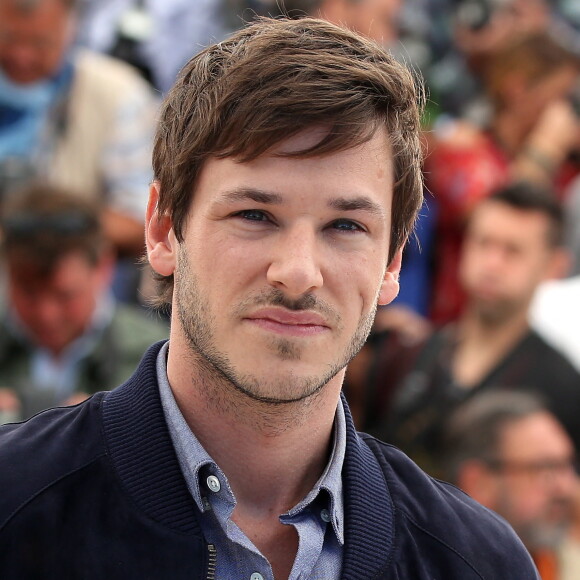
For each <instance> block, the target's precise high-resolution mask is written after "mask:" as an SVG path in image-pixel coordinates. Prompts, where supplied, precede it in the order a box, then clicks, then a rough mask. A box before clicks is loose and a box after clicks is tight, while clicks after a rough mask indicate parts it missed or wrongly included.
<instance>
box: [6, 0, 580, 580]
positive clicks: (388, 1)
mask: <svg viewBox="0 0 580 580" xmlns="http://www.w3.org/2000/svg"><path fill="white" fill-rule="evenodd" d="M282 14H284V15H287V16H290V17H293V18H294V17H295V18H298V17H301V16H303V15H310V16H316V17H322V18H325V19H328V20H330V21H332V22H335V23H337V24H343V25H347V26H349V27H351V28H354V29H356V30H358V31H359V32H362V33H364V34H367V35H368V36H370V37H372V38H373V39H375V40H376V41H377V42H380V43H382V44H384V45H385V47H387V48H389V49H390V50H391V51H393V52H394V53H395V54H396V55H397V57H398V58H400V59H401V60H403V61H405V62H407V63H408V64H409V65H410V66H411V67H413V68H414V70H416V71H417V78H418V79H419V78H422V79H423V81H424V83H425V86H426V89H427V95H428V105H427V108H426V111H425V116H424V130H425V131H424V144H425V153H426V162H425V203H424V206H423V208H422V211H421V212H420V216H419V219H418V224H417V230H416V234H415V236H414V237H413V238H412V239H410V240H409V241H408V243H407V246H406V248H405V252H404V259H403V269H402V273H401V293H400V296H399V298H398V299H397V300H396V301H395V303H393V304H392V305H390V306H388V307H385V308H381V309H380V310H379V311H378V313H377V317H376V322H375V327H374V329H373V332H372V334H371V337H370V338H369V341H368V342H367V344H366V345H365V347H364V348H363V350H362V351H361V353H360V354H359V355H358V356H357V357H356V358H355V359H354V361H353V362H352V364H351V365H350V366H349V370H348V373H347V380H346V384H345V387H344V390H345V394H346V396H347V398H348V400H349V404H350V406H351V409H352V412H353V416H354V419H355V422H356V424H357V427H358V428H360V429H361V430H365V431H369V432H371V433H372V434H375V435H377V436H378V437H380V438H383V439H384V440H386V441H388V442H392V443H395V444H396V445H398V446H400V447H401V448H402V449H403V450H404V451H405V452H407V453H408V454H409V455H411V456H412V457H413V458H414V459H415V460H416V461H417V462H418V463H419V464H420V465H421V466H422V467H423V468H424V469H426V470H427V471H428V472H430V473H431V474H433V475H434V476H437V477H441V478H445V479H449V480H451V481H453V482H454V483H456V484H457V485H458V486H460V487H461V488H463V489H464V490H465V491H467V492H468V493H469V494H470V495H473V497H475V498H476V499H478V500H479V501H480V502H482V503H484V505H487V506H488V507H489V508H490V509H493V510H495V511H498V512H499V513H500V514H501V515H503V516H504V517H505V518H506V519H508V521H510V523H512V525H513V526H514V528H515V529H516V531H517V532H518V533H519V534H520V536H521V537H522V539H523V541H524V543H525V544H526V546H527V547H528V548H529V550H530V552H531V553H532V555H533V556H534V558H535V560H536V563H537V564H538V567H539V569H540V571H541V575H542V578H543V580H550V579H559V580H562V579H568V578H578V577H580V486H579V485H578V481H577V470H576V465H575V456H576V453H577V450H578V448H579V446H580V413H579V412H580V333H578V332H577V328H578V327H579V326H580V301H579V300H578V299H577V296H580V3H578V2H575V1H574V0H407V1H405V0H196V1H195V2H192V1H191V0H0V251H1V254H0V260H1V267H0V284H1V288H2V289H1V291H0V305H1V309H0V327H1V332H0V422H7V421H12V420H20V419H24V418H26V417H28V416H30V415H32V414H34V413H36V412H38V411H40V410H41V409H43V408H46V407H47V406H51V405H59V404H74V403H75V402H78V401H80V400H82V399H83V398H85V397H87V396H89V395H90V394H91V393H92V392H94V390H95V389H96V388H100V387H102V385H106V386H108V387H110V388H113V387H114V386H116V385H117V384H119V383H121V382H122V381H124V380H125V379H126V378H128V376H129V374H130V372H131V370H132V369H133V368H134V366H135V365H136V363H137V361H138V360H139V358H140V355H141V354H142V353H143V351H144V350H145V349H146V347H147V346H148V345H149V344H151V343H152V342H154V341H156V340H160V339H162V338H164V337H167V335H168V326H167V316H166V313H165V314H164V313H152V312H151V310H150V309H148V307H147V299H148V296H149V295H150V293H151V285H152V284H154V280H153V277H152V275H151V273H150V271H149V270H148V269H147V267H146V266H143V265H142V264H141V263H140V256H141V254H142V250H143V218H144V212H145V206H146V202H147V196H148V189H149V184H150V182H151V180H152V177H153V176H152V170H151V146H152V135H153V132H154V128H155V121H156V111H157V107H158V104H159V102H160V100H161V98H162V96H163V94H164V93H165V92H167V91H168V90H170V87H171V86H172V84H173V81H174V79H175V78H176V75H178V74H179V70H180V68H181V67H182V66H183V64H185V62H186V61H187V60H188V58H189V57H190V56H192V55H193V54H195V53H197V52H198V51H199V50H201V49H202V48H203V47H204V46H205V45H207V44H208V43H210V42H213V41H219V40H220V39H221V38H225V37H226V36H227V34H228V33H229V32H230V31H232V30H234V29H236V28H239V27H242V26H243V25H244V23H245V22H248V21H250V20H252V18H254V17H256V16H265V15H273V16H278V15H282ZM256 105H257V106H259V103H257V104H256Z"/></svg>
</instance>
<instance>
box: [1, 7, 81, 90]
mask: <svg viewBox="0 0 580 580" xmlns="http://www.w3.org/2000/svg"><path fill="white" fill-rule="evenodd" d="M73 28H74V26H73V14H72V12H71V10H70V9H68V8H66V7H65V5H64V3H63V2H62V1H61V0H40V2H39V5H38V7H37V8H35V9H33V10H29V11H22V10H19V9H17V8H16V7H15V6H14V2H13V1H12V0H0V68H1V69H2V71H3V72H4V74H5V75H6V76H7V77H8V78H9V79H10V80H12V81H13V82H15V83H18V84H21V85H26V84H30V83H34V82H37V81H41V80H45V79H47V78H50V77H51V76H53V75H54V74H55V73H56V72H57V71H58V69H59V68H60V66H61V63H62V60H63V56H64V53H65V51H66V49H67V48H68V46H69V44H70V42H71V40H72V37H73Z"/></svg>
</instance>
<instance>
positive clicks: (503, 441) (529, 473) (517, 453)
mask: <svg viewBox="0 0 580 580" xmlns="http://www.w3.org/2000/svg"><path fill="white" fill-rule="evenodd" d="M446 435H447V440H446V443H447V445H446V451H447V452H446V455H445V457H446V461H445V465H446V473H445V476H446V477H447V478H448V479H449V481H452V482H453V483H455V484H456V485H458V486H459V487H460V488H461V489H463V490H464V491H465V492H467V493H468V494H469V495H470V496H471V497H473V498H474V499H476V500H477V501H479V502H481V503H482V504H483V505H485V506H486V507H488V508H490V509H492V510H494V511H495V512H497V513H499V514H500V515H501V516H503V517H504V518H505V519H506V520H507V521H508V522H509V523H510V524H511V525H512V526H513V527H514V530H515V531H516V532H517V534H518V535H519V536H520V538H521V539H522V541H523V542H524V544H525V546H526V547H527V548H528V550H529V551H530V553H531V554H532V555H533V557H534V560H535V561H536V563H537V564H538V569H539V570H540V573H541V576H542V578H543V580H564V579H567V578H569V579H572V578H578V575H579V574H580V569H579V567H578V566H579V561H580V560H579V554H580V546H579V545H577V544H575V543H574V542H572V541H570V539H569V538H568V537H567V535H568V528H569V526H570V523H571V521H572V514H573V501H574V495H575V491H576V489H577V486H578V480H577V476H576V473H575V471H574V466H573V459H574V446H573V445H572V441H571V440H570V438H569V437H568V435H567V434H566V432H565V431H564V429H563V428H562V426H561V425H560V423H559V422H558V420H557V419H556V418H555V417H554V416H553V415H552V414H551V413H550V412H548V411H547V410H546V409H545V407H544V406H543V405H542V404H541V402H540V401H539V400H538V399H537V398H536V397H534V396H532V395H530V394H528V393H522V392H519V393H516V392H511V393H509V392H505V391H503V392H489V393H486V394H485V395H482V396H481V397H477V398H475V399H473V400H472V401H469V402H468V403H466V404H465V406H464V407H462V408H461V410H460V412H456V413H454V414H453V416H452V417H451V419H450V421H449V424H448V425H447V431H446Z"/></svg>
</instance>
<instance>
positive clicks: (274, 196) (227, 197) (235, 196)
mask: <svg viewBox="0 0 580 580" xmlns="http://www.w3.org/2000/svg"><path fill="white" fill-rule="evenodd" d="M244 200H251V201H255V202H256V203H263V204H267V205H274V204H281V203H282V201H283V200H282V196H281V195H279V194H278V193H273V192H271V191H263V190H261V189H253V188H251V187H243V188H241V189H234V190H231V191H226V192H225V193H224V194H223V195H222V196H221V201H223V202H226V203H235V202H237V201H244Z"/></svg>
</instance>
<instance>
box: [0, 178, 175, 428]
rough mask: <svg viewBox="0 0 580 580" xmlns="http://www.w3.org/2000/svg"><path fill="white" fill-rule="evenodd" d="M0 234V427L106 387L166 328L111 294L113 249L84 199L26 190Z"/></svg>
mask: <svg viewBox="0 0 580 580" xmlns="http://www.w3.org/2000/svg"><path fill="white" fill-rule="evenodd" d="M0 231H1V233H2V239H1V245H0V249H1V252H2V267H3V268H5V270H6V273H7V280H6V286H7V298H6V304H4V307H3V309H2V313H1V317H0V420H2V419H3V421H2V422H6V421H7V420H20V419H25V418H27V417H29V416H30V415H32V414H34V413H36V412H38V411H41V410H42V409H44V408H47V407H51V406H54V405H60V404H71V403H76V402H79V401H81V400H83V399H85V398H86V397H88V396H89V395H90V394H92V393H94V392H95V391H97V390H102V389H103V388H105V389H110V388H113V387H114V386H116V385H118V384H119V383H121V382H123V381H124V380H125V379H127V378H128V377H129V375H130V374H131V373H132V371H133V370H134V368H135V366H136V365H137V363H138V362H139V360H140V359H141V356H142V354H143V350H144V349H145V348H146V347H147V346H149V345H150V344H151V342H153V341H156V340H161V339H163V338H166V337H167V336H168V329H167V327H166V325H164V324H162V323H161V322H157V321H155V320H153V319H148V318H147V313H146V312H145V311H144V310H143V309H137V308H136V307H131V306H128V305H121V304H119V303H117V302H116V301H115V300H114V298H113V297H112V295H111V293H110V291H109V285H110V282H111V276H112V272H113V266H114V252H113V250H112V248H111V245H110V243H109V242H108V241H107V240H106V238H105V236H104V235H103V230H102V227H101V225H100V220H99V214H98V211H97V208H96V207H95V205H94V204H93V203H92V202H91V201H90V200H85V199H82V198H80V197H78V196H75V195H74V194H70V193H68V192H66V191H63V190H61V189H58V188H55V187H50V186H44V185H38V186H36V185H35V186H30V187H29V188H28V189H26V190H23V191H21V192H20V194H19V195H18V196H17V197H14V198H13V199H11V200H9V202H7V203H6V204H5V206H4V207H3V211H2V216H1V218H0Z"/></svg>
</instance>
